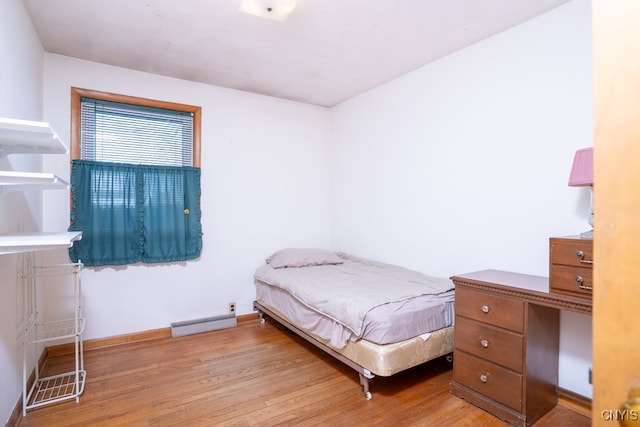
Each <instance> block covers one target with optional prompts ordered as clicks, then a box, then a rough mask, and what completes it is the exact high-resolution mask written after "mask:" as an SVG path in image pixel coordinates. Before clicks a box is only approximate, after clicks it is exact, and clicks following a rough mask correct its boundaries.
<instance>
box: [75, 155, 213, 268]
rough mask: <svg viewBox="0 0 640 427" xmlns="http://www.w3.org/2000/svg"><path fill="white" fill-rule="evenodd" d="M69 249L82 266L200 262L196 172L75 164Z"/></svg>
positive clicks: (97, 163)
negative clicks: (75, 237) (75, 234)
mask: <svg viewBox="0 0 640 427" xmlns="http://www.w3.org/2000/svg"><path fill="white" fill-rule="evenodd" d="M71 196H72V200H73V204H72V211H71V226H70V227H69V230H70V231H82V239H81V240H79V241H77V242H75V243H74V244H73V246H72V247H71V248H70V249H69V255H70V257H71V259H72V260H73V261H74V262H77V261H82V263H83V264H84V265H86V266H89V267H91V266H103V265H123V264H134V263H137V262H145V263H164V262H175V261H185V260H189V259H194V258H197V257H199V256H200V252H201V250H202V226H201V223H200V168H195V167H187V166H183V167H175V166H149V165H131V164H121V163H105V162H95V161H89V160H74V161H73V162H72V165H71Z"/></svg>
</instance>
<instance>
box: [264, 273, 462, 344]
mask: <svg viewBox="0 0 640 427" xmlns="http://www.w3.org/2000/svg"><path fill="white" fill-rule="evenodd" d="M255 286H256V300H257V301H258V302H259V303H261V304H263V305H266V306H269V307H272V308H275V309H276V310H277V311H278V312H279V313H281V314H282V315H283V317H285V318H286V319H287V320H288V321H290V322H291V323H293V324H295V325H296V326H298V327H300V328H302V329H304V330H305V331H306V332H309V333H311V334H313V335H314V336H316V337H318V338H320V339H322V340H324V341H326V342H327V343H329V344H330V345H331V346H332V347H334V348H336V349H341V348H343V347H345V345H346V344H347V343H348V342H355V341H357V340H358V339H359V338H362V339H364V340H367V341H369V342H370V343H372V344H379V345H384V344H393V343H399V342H402V341H405V340H408V339H410V338H414V337H418V336H422V339H425V338H427V337H428V334H429V333H430V332H433V331H437V330H440V329H443V328H446V327H448V326H451V325H453V319H454V303H453V302H454V291H453V290H451V291H447V292H444V293H442V294H439V295H424V296H420V297H416V298H411V299H409V300H405V301H399V302H392V303H388V304H383V305H380V306H377V307H374V308H373V309H372V310H370V311H369V312H368V313H367V314H366V315H365V319H364V327H363V334H362V337H358V336H356V335H355V334H354V333H353V332H352V331H351V330H350V329H349V328H347V327H345V326H344V325H343V324H342V323H340V322H338V321H336V320H334V319H332V318H331V317H328V316H324V315H322V314H321V313H318V312H317V311H315V310H313V309H311V308H310V307H308V306H306V305H305V304H303V303H302V302H300V301H299V300H298V299H296V298H294V297H293V296H292V295H291V294H290V293H289V292H287V291H286V290H284V289H282V288H279V287H276V286H272V285H269V284H267V283H264V282H262V281H260V280H256V281H255Z"/></svg>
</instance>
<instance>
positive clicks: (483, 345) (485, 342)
mask: <svg viewBox="0 0 640 427" xmlns="http://www.w3.org/2000/svg"><path fill="white" fill-rule="evenodd" d="M480 345H481V346H482V347H484V348H487V347H489V341H488V340H480Z"/></svg>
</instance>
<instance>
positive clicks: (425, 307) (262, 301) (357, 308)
mask: <svg viewBox="0 0 640 427" xmlns="http://www.w3.org/2000/svg"><path fill="white" fill-rule="evenodd" d="M254 283H255V287H256V300H255V301H254V309H255V310H256V311H257V312H258V313H259V314H260V321H261V322H264V321H265V318H264V315H267V316H268V317H269V318H271V319H273V320H275V321H276V322H278V323H279V324H281V325H283V326H284V327H286V328H287V329H289V330H291V331H293V332H295V333H296V334H298V335H299V336H301V337H302V338H304V339H306V340H307V341H308V342H310V343H312V344H314V345H315V346H317V347H318V348H320V349H322V350H323V351H325V352H327V353H328V354H330V355H332V356H333V357H335V358H337V359H338V360H340V361H342V362H343V363H345V364H347V365H348V366H349V367H351V368H353V369H354V370H356V371H357V372H358V374H359V377H360V383H361V385H362V386H363V389H364V394H365V396H366V398H367V399H371V397H372V394H371V391H370V381H371V380H372V379H373V378H375V377H376V376H385V377H386V376H391V375H393V374H396V373H398V372H401V371H404V370H406V369H409V368H411V367H414V366H417V365H419V364H422V363H425V362H428V361H430V360H433V359H435V358H438V357H441V356H447V357H450V355H451V353H452V352H453V319H454V313H453V310H454V304H453V301H454V285H453V282H452V281H451V280H450V279H448V278H440V277H433V276H427V275H424V274H422V273H419V272H417V271H413V270H409V269H406V268H403V267H400V266H396V265H391V264H385V263H381V262H377V261H372V260H368V259H364V258H360V257H356V256H353V255H350V254H346V253H341V252H336V253H334V252H330V251H326V250H322V249H298V248H289V249H283V250H281V251H278V252H276V253H274V254H273V255H271V256H270V257H269V258H267V259H266V262H265V264H264V265H262V266H260V267H259V268H258V269H257V270H256V272H255V274H254Z"/></svg>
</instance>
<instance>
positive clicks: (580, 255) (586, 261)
mask: <svg viewBox="0 0 640 427" xmlns="http://www.w3.org/2000/svg"><path fill="white" fill-rule="evenodd" d="M576 256H577V257H578V260H579V261H580V262H581V263H583V264H593V260H590V259H584V252H583V251H576Z"/></svg>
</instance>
